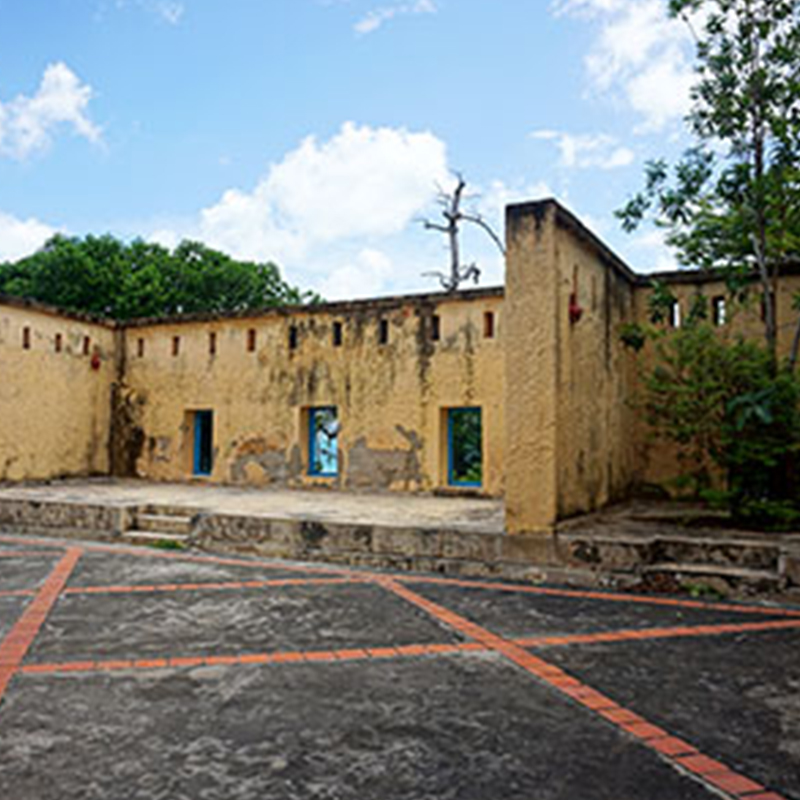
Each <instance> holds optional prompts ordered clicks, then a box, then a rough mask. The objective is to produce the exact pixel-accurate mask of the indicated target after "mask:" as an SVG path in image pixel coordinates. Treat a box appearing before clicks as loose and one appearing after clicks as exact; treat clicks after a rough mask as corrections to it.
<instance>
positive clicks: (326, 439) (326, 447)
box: [306, 406, 340, 478]
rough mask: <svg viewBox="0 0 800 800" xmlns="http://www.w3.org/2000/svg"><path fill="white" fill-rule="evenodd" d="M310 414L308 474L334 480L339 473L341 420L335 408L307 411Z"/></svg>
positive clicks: (310, 409) (325, 407)
mask: <svg viewBox="0 0 800 800" xmlns="http://www.w3.org/2000/svg"><path fill="white" fill-rule="evenodd" d="M306 413H307V414H308V474H309V475H312V476H314V477H320V478H334V477H336V475H338V473H339V427H340V426H339V420H338V414H337V409H336V407H335V406H320V407H316V408H308V409H306Z"/></svg>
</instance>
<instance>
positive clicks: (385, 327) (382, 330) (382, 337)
mask: <svg viewBox="0 0 800 800" xmlns="http://www.w3.org/2000/svg"><path fill="white" fill-rule="evenodd" d="M378 344H389V320H388V319H382V320H381V321H380V322H379V323H378Z"/></svg>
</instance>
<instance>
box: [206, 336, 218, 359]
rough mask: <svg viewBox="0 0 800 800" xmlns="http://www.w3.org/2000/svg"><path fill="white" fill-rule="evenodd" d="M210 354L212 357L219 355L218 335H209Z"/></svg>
mask: <svg viewBox="0 0 800 800" xmlns="http://www.w3.org/2000/svg"><path fill="white" fill-rule="evenodd" d="M208 354H209V355H210V356H215V355H216V354H217V334H216V333H213V332H212V333H209V334H208Z"/></svg>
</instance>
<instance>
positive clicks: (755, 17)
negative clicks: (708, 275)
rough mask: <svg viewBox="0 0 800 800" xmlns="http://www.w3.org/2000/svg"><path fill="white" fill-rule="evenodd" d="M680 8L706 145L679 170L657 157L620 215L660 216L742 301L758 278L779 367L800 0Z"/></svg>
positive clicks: (695, 117)
mask: <svg viewBox="0 0 800 800" xmlns="http://www.w3.org/2000/svg"><path fill="white" fill-rule="evenodd" d="M669 9H670V14H671V15H672V16H673V17H680V18H682V19H684V20H685V21H686V23H687V25H688V26H689V27H690V29H691V30H692V32H693V33H694V35H695V40H696V54H697V58H696V67H697V80H696V82H695V85H694V87H693V89H692V100H693V108H692V111H691V114H690V115H689V117H688V124H689V128H690V132H691V133H692V135H693V137H694V139H695V144H694V146H693V147H691V148H690V149H689V150H688V151H686V153H685V154H684V156H683V157H682V158H681V159H680V160H679V161H678V163H677V164H675V165H674V166H672V167H670V166H669V165H668V164H667V162H666V161H664V160H656V161H651V162H649V163H648V164H647V167H646V180H645V187H644V189H643V190H642V191H641V192H639V193H638V194H637V195H635V196H634V197H633V198H631V199H630V200H629V202H628V203H627V205H625V207H624V208H622V209H620V210H619V211H618V212H617V214H618V216H619V217H620V219H621V220H622V224H623V227H624V228H625V229H626V230H628V231H632V230H634V229H636V228H637V227H638V226H639V225H640V224H641V223H642V221H643V220H644V219H645V218H648V217H650V218H652V219H653V220H654V221H655V223H656V224H657V225H659V226H661V227H663V228H664V229H665V230H666V239H667V242H668V243H669V244H670V245H672V246H673V247H674V248H675V250H676V252H677V256H678V259H679V261H680V262H681V263H682V264H684V265H685V266H688V267H694V268H701V269H705V270H711V271H717V272H719V274H720V275H721V276H722V277H724V278H725V280H726V281H727V283H728V286H729V288H730V291H731V295H732V297H738V296H740V295H741V293H742V290H743V289H744V288H745V287H747V285H748V284H749V283H751V281H752V276H753V275H754V274H755V276H756V279H757V281H758V285H759V287H760V293H761V295H762V302H763V307H764V335H765V342H766V346H767V349H768V351H769V353H770V354H771V357H772V359H773V362H775V363H776V362H777V359H776V350H777V323H776V317H775V301H774V298H775V296H776V283H777V277H778V274H779V272H780V269H781V267H782V266H783V265H785V264H786V263H788V262H789V261H792V260H796V259H797V258H798V255H800V57H798V53H800V0H669ZM796 341H797V344H798V346H800V327H799V328H798V337H797V338H796ZM796 350H797V348H795V352H793V354H792V358H791V362H792V364H794V363H795V362H796V360H797V352H796Z"/></svg>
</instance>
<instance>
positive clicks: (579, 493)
mask: <svg viewBox="0 0 800 800" xmlns="http://www.w3.org/2000/svg"><path fill="white" fill-rule="evenodd" d="M560 217H561V215H559V218H560ZM564 217H565V219H568V218H567V217H566V215H564ZM555 269H556V272H557V281H558V296H557V302H556V306H555V308H554V313H555V316H556V324H557V344H556V347H557V352H558V369H557V384H556V386H557V395H556V398H557V399H556V407H557V417H556V419H557V430H558V437H557V451H556V462H557V466H556V469H557V473H558V518H559V519H563V518H565V517H569V516H572V515H574V514H577V513H582V512H587V511H594V510H596V509H598V508H600V507H602V506H603V505H606V504H607V503H608V502H609V501H611V500H614V499H618V498H620V497H623V496H624V495H625V494H626V493H627V492H628V491H629V490H630V488H631V486H632V484H633V483H634V481H635V479H636V474H635V473H636V466H637V464H636V441H635V436H634V435H633V431H634V429H635V412H634V409H633V407H632V405H631V403H630V400H631V397H632V395H633V391H634V388H635V379H636V373H635V360H634V358H633V356H632V354H631V353H629V352H628V351H627V350H626V349H625V348H624V347H623V346H622V344H621V342H620V339H619V327H620V325H621V324H623V323H624V322H630V321H632V320H633V319H634V315H635V305H634V283H633V281H632V280H631V277H626V276H625V275H624V274H622V273H621V272H620V270H618V269H615V268H614V267H613V266H612V264H611V263H609V259H608V258H604V257H603V256H602V254H601V253H600V252H599V251H598V249H597V247H596V246H595V245H594V244H593V242H592V240H591V238H589V236H588V235H587V234H586V233H585V231H584V229H582V228H580V227H578V226H575V227H573V225H572V224H569V225H567V224H564V223H562V222H559V221H558V220H557V222H556V224H555ZM573 292H574V293H575V295H576V299H577V301H578V306H579V307H580V308H581V309H582V315H581V317H580V319H579V320H578V321H577V322H572V321H571V320H570V315H569V307H570V299H571V295H572V294H573Z"/></svg>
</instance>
